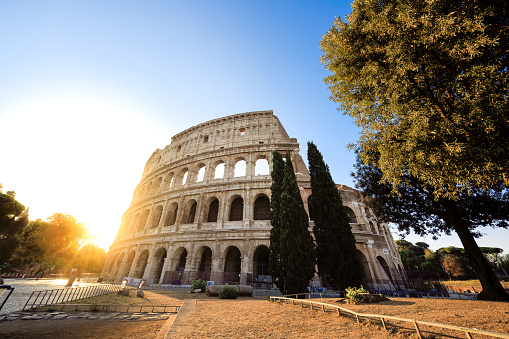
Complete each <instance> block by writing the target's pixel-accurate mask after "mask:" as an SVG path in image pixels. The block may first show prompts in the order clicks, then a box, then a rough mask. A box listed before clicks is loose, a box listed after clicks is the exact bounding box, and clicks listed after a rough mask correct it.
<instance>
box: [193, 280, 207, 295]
mask: <svg viewBox="0 0 509 339" xmlns="http://www.w3.org/2000/svg"><path fill="white" fill-rule="evenodd" d="M206 288H207V282H206V281H205V280H201V279H198V280H193V282H192V283H191V287H189V292H191V293H192V292H194V291H195V290H201V293H203V292H205V289H206Z"/></svg>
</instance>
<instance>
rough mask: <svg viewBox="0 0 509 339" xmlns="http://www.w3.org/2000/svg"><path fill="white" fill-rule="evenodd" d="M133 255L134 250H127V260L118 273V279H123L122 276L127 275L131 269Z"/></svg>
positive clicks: (134, 253)
mask: <svg viewBox="0 0 509 339" xmlns="http://www.w3.org/2000/svg"><path fill="white" fill-rule="evenodd" d="M135 255H136V252H134V251H131V252H129V255H128V256H127V260H126V262H125V265H124V268H123V270H122V272H121V274H120V279H123V278H125V277H127V276H129V272H130V271H131V267H132V265H133V262H134V257H135Z"/></svg>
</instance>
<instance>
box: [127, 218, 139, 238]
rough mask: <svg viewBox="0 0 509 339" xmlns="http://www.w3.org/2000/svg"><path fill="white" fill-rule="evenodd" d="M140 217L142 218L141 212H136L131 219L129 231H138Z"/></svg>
mask: <svg viewBox="0 0 509 339" xmlns="http://www.w3.org/2000/svg"><path fill="white" fill-rule="evenodd" d="M139 218H140V213H136V215H135V216H134V218H133V219H132V220H131V225H129V231H128V233H129V234H131V233H134V232H136V227H137V226H138V219H139Z"/></svg>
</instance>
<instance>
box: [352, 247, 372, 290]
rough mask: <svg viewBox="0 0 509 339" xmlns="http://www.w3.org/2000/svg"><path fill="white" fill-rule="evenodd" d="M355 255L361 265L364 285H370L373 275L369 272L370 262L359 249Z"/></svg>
mask: <svg viewBox="0 0 509 339" xmlns="http://www.w3.org/2000/svg"><path fill="white" fill-rule="evenodd" d="M355 255H356V256H357V258H358V259H359V261H360V263H361V271H362V272H361V273H362V283H363V284H365V285H367V284H370V283H371V275H370V272H369V266H368V260H367V259H366V256H365V255H364V253H362V252H361V251H359V250H358V249H356V250H355Z"/></svg>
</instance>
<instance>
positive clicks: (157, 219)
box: [152, 205, 163, 228]
mask: <svg viewBox="0 0 509 339" xmlns="http://www.w3.org/2000/svg"><path fill="white" fill-rule="evenodd" d="M162 214H163V206H161V205H159V206H157V207H156V209H155V210H154V215H153V216H152V228H156V227H157V226H159V222H160V221H161V215H162Z"/></svg>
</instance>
